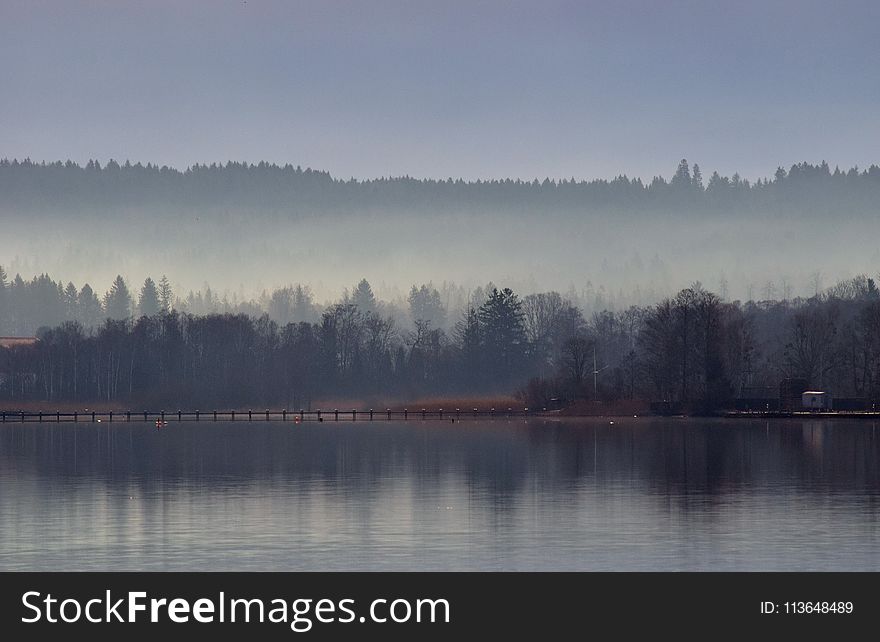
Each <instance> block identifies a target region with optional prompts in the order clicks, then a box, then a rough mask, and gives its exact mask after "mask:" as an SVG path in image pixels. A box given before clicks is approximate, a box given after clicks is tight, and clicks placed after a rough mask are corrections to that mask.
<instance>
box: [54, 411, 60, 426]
mask: <svg viewBox="0 0 880 642" xmlns="http://www.w3.org/2000/svg"><path fill="white" fill-rule="evenodd" d="M55 423H56V424H60V423H61V411H58V412H56V413H55Z"/></svg>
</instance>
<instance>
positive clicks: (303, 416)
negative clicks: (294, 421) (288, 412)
mask: <svg viewBox="0 0 880 642" xmlns="http://www.w3.org/2000/svg"><path fill="white" fill-rule="evenodd" d="M318 416H319V417H320V416H321V411H320V410H319V411H318ZM299 420H300V421H305V420H306V412H305V410H303V409H302V408H300V409H299Z"/></svg>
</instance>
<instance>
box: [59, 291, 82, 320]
mask: <svg viewBox="0 0 880 642" xmlns="http://www.w3.org/2000/svg"><path fill="white" fill-rule="evenodd" d="M78 296H79V293H78V292H77V290H76V286H75V285H74V284H73V283H72V282H68V284H67V287H66V288H64V295H63V300H64V311H65V318H66V319H67V320H68V321H75V320H76V319H77V318H78V317H77V305H76V302H77V301H76V300H77V297H78Z"/></svg>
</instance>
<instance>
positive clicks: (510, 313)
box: [478, 288, 528, 381]
mask: <svg viewBox="0 0 880 642" xmlns="http://www.w3.org/2000/svg"><path fill="white" fill-rule="evenodd" d="M478 315H479V319H480V325H481V326H482V329H483V344H484V346H485V349H486V357H487V360H488V364H487V365H488V366H489V369H490V371H492V372H493V375H494V376H493V380H495V381H503V380H506V379H511V378H513V377H515V376H517V375H518V372H517V369H518V368H519V367H520V366H522V365H523V358H524V356H525V353H526V346H527V342H528V339H527V337H526V331H525V322H524V315H523V310H522V302H521V301H520V300H519V297H517V296H516V295H515V294H514V293H513V291H512V290H511V289H510V288H504V289H503V290H498V289H497V288H493V289H492V292H491V293H490V294H489V298H488V300H487V301H486V302H485V303H484V304H483V305H482V306H480V310H479V312H478Z"/></svg>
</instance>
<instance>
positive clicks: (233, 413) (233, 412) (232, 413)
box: [229, 410, 235, 421]
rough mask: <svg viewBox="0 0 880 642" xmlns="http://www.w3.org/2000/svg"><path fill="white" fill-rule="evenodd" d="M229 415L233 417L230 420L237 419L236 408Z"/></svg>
mask: <svg viewBox="0 0 880 642" xmlns="http://www.w3.org/2000/svg"><path fill="white" fill-rule="evenodd" d="M229 416H230V417H231V419H230V421H235V411H234V410H233V411H232V412H231V413H229Z"/></svg>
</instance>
